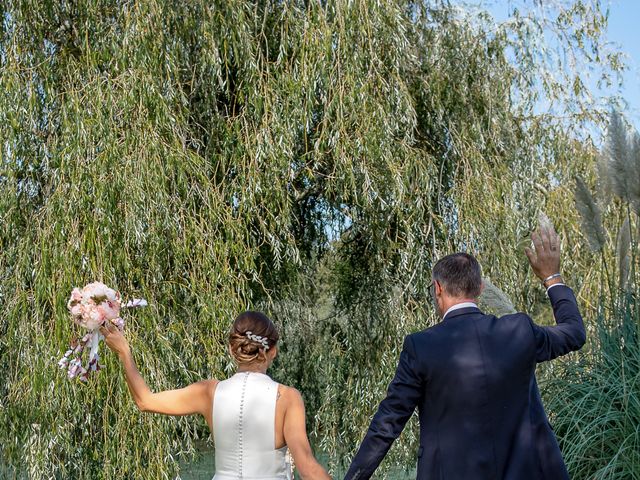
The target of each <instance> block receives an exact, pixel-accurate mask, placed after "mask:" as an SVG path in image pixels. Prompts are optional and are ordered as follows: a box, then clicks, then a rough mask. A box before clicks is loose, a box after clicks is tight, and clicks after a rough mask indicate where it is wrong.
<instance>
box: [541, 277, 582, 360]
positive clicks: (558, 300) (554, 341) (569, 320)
mask: <svg viewBox="0 0 640 480" xmlns="http://www.w3.org/2000/svg"><path fill="white" fill-rule="evenodd" d="M547 294H548V295H549V300H550V301H551V306H552V307H553V316H554V318H555V320H556V325H554V326H552V327H541V326H539V325H536V324H535V323H533V321H531V328H532V329H533V335H534V338H535V342H536V361H537V362H544V361H547V360H553V359H554V358H556V357H559V356H561V355H566V354H567V353H569V352H573V351H575V350H579V349H580V348H581V347H582V346H583V345H584V343H585V341H586V338H587V335H586V331H585V328H584V323H583V321H582V316H581V315H580V311H579V310H578V302H577V301H576V297H575V295H574V294H573V290H571V289H570V288H569V287H567V286H566V285H564V284H555V285H551V286H550V287H549V289H548V290H547Z"/></svg>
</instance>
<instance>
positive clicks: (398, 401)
mask: <svg viewBox="0 0 640 480" xmlns="http://www.w3.org/2000/svg"><path fill="white" fill-rule="evenodd" d="M532 240H533V244H534V248H533V250H531V249H526V250H525V253H526V254H527V257H528V258H529V262H530V264H531V267H532V269H533V272H534V273H535V274H536V275H537V276H538V278H540V279H541V280H542V284H543V285H544V287H545V288H546V289H547V294H548V295H549V299H550V301H551V305H552V307H553V313H554V316H555V320H556V323H557V325H555V326H552V327H541V326H538V325H536V324H535V323H533V321H532V320H531V318H530V317H529V316H528V315H526V314H524V313H516V314H513V315H506V316H504V317H501V318H496V317H494V316H493V315H485V314H484V313H482V312H481V311H480V310H479V309H478V307H477V305H476V303H477V302H476V300H477V298H478V296H479V295H480V292H481V290H482V280H481V275H480V265H479V264H478V262H477V261H476V259H475V258H473V257H472V256H471V255H467V254H464V253H455V254H453V255H448V256H446V257H444V258H442V259H440V260H439V261H438V262H437V263H436V265H435V266H434V267H433V273H432V277H433V282H432V285H433V293H434V295H435V299H434V300H435V303H436V311H437V313H438V315H439V316H440V317H442V319H443V320H442V322H441V323H439V324H438V325H435V326H434V327H431V328H428V329H426V330H423V331H421V332H417V333H414V334H412V335H409V336H407V337H406V338H405V340H404V347H403V349H402V353H401V354H400V361H399V364H398V368H397V371H396V375H395V377H394V379H393V381H392V382H391V384H390V385H389V389H388V392H387V397H386V398H385V399H384V400H383V401H382V403H380V406H379V408H378V411H377V412H376V414H375V416H374V417H373V420H372V421H371V425H370V426H369V430H368V432H367V434H366V436H365V438H364V441H363V442H362V445H361V446H360V449H359V451H358V453H357V454H356V456H355V457H354V459H353V461H352V463H351V467H350V468H349V471H348V472H347V475H346V477H345V479H346V480H356V479H357V480H363V479H367V478H370V477H371V475H373V472H374V471H375V469H376V468H377V467H378V465H379V464H380V462H381V461H382V458H383V457H384V456H385V454H386V453H387V451H388V450H389V447H390V446H391V443H392V442H393V441H394V440H395V439H396V438H397V437H398V435H400V432H401V431H402V429H403V428H404V425H405V424H406V422H407V420H408V419H409V417H411V415H412V414H413V411H414V410H415V408H416V407H418V415H419V419H420V448H419V450H418V476H417V478H418V479H419V480H422V479H424V480H427V479H428V480H489V479H491V480H568V478H569V476H568V474H567V469H566V467H565V465H564V462H563V460H562V455H561V453H560V449H559V447H558V443H557V441H556V438H555V436H554V433H553V430H552V429H551V426H550V425H549V422H548V420H547V416H546V414H545V412H544V408H543V406H542V401H541V399H540V393H539V391H538V386H537V384H536V378H535V369H536V364H537V363H539V362H544V361H547V360H552V359H554V358H556V357H559V356H560V355H565V354H567V353H569V352H571V351H574V350H578V349H579V348H580V347H582V345H584V342H585V329H584V325H583V323H582V318H581V316H580V312H579V311H578V305H577V303H576V298H575V296H574V295H573V291H572V290H571V289H570V288H569V287H567V286H565V285H564V284H563V283H562V278H561V277H560V274H559V271H560V244H559V241H558V235H557V234H556V233H555V231H553V230H552V229H551V230H547V229H540V230H538V231H537V232H534V233H533V234H532Z"/></svg>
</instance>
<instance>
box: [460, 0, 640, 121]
mask: <svg viewBox="0 0 640 480" xmlns="http://www.w3.org/2000/svg"><path fill="white" fill-rule="evenodd" d="M462 1H463V3H472V4H474V3H475V4H479V5H482V6H483V7H485V8H487V9H488V10H489V12H491V14H492V15H493V17H494V18H495V19H496V20H503V19H505V18H506V17H507V16H508V12H509V10H510V7H513V4H514V2H513V1H510V0H475V1H474V0H471V1H469V0H466V2H465V0H462ZM532 1H533V0H529V2H532ZM539 1H546V0H539ZM520 2H521V0H520ZM527 3H528V2H527ZM602 6H603V8H605V9H606V8H608V10H609V22H608V28H607V32H606V38H607V39H608V40H609V41H610V42H612V43H613V44H614V46H615V47H617V48H618V49H619V50H621V51H622V52H624V53H625V57H626V58H625V63H626V64H627V65H628V69H627V71H626V72H625V73H624V78H623V86H622V88H621V89H620V90H619V92H615V93H620V95H621V96H622V98H624V99H625V101H626V102H627V108H626V109H625V110H623V113H625V115H626V116H627V118H628V119H629V120H630V121H631V123H632V124H633V125H634V126H635V127H636V129H638V130H639V131H640V23H639V20H640V0H602ZM610 93H611V92H610Z"/></svg>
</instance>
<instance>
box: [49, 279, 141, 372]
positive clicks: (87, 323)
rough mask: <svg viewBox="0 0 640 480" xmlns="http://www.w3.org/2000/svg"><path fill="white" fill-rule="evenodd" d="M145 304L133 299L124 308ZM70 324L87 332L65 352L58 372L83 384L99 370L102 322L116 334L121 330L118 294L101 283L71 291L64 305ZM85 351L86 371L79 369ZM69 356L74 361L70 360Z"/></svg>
mask: <svg viewBox="0 0 640 480" xmlns="http://www.w3.org/2000/svg"><path fill="white" fill-rule="evenodd" d="M146 305H147V302H146V301H145V300H143V299H134V300H132V301H130V302H128V303H127V304H126V305H125V306H124V308H135V307H144V306H146ZM67 308H68V309H69V312H70V313H71V316H72V318H73V321H74V322H75V323H76V324H78V325H80V326H81V327H83V328H85V329H87V330H89V332H88V333H87V334H85V335H84V336H83V337H82V339H80V340H79V341H76V342H72V344H71V346H70V348H69V350H67V351H66V353H65V354H64V356H63V357H62V358H61V359H60V361H59V362H58V365H59V366H60V368H66V369H67V372H68V375H69V378H74V377H76V376H79V377H80V380H82V381H86V380H87V378H88V375H89V374H90V373H91V372H95V371H98V370H100V368H101V367H102V365H100V364H99V360H100V356H99V355H98V346H99V344H100V340H102V339H103V338H104V337H103V336H102V334H101V333H100V332H99V331H98V329H99V328H100V327H101V326H102V325H103V324H104V322H107V321H109V322H112V323H113V324H114V325H116V326H117V327H118V328H119V329H120V330H122V329H123V328H124V320H122V318H120V309H121V308H122V305H121V302H120V293H119V292H117V291H115V290H113V289H112V288H109V287H107V286H106V285H105V284H104V283H100V282H93V283H90V284H88V285H86V286H85V287H84V288H82V289H79V288H74V289H73V291H72V292H71V297H70V298H69V302H68V303H67ZM87 348H90V351H89V361H88V364H87V366H86V367H84V366H83V365H82V360H81V355H82V353H83V352H84V350H86V349H87ZM71 356H74V357H75V358H73V359H71Z"/></svg>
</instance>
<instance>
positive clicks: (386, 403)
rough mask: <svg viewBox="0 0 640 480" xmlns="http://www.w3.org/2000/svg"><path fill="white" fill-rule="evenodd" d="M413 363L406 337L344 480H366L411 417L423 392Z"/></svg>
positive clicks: (413, 351)
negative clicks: (398, 358) (385, 391)
mask: <svg viewBox="0 0 640 480" xmlns="http://www.w3.org/2000/svg"><path fill="white" fill-rule="evenodd" d="M415 359H416V357H415V349H414V346H413V340H412V339H411V337H410V336H407V337H406V338H405V340H404V346H403V348H402V353H400V361H399V362H398V368H397V370H396V374H395V377H394V378H393V380H392V381H391V384H389V388H388V390H387V397H386V398H385V399H384V400H383V401H382V402H381V403H380V406H379V407H378V411H377V412H376V414H375V415H374V417H373V420H372V421H371V425H369V430H368V431H367V434H366V435H365V437H364V440H363V441H362V444H361V445H360V449H359V450H358V453H357V454H356V456H355V457H354V458H353V460H352V462H351V466H350V467H349V471H348V472H347V475H346V476H345V480H364V479H368V478H370V477H371V475H373V472H374V471H375V470H376V468H378V465H380V462H381V461H382V459H383V458H384V456H385V455H386V453H387V451H388V450H389V448H390V447H391V444H392V443H393V441H394V440H395V439H396V438H398V436H399V435H400V432H402V430H403V428H404V426H405V424H406V423H407V420H409V418H410V417H411V415H412V414H413V411H414V410H415V408H416V405H417V404H418V401H419V399H420V397H421V395H422V392H423V380H422V378H421V376H420V375H418V373H417V372H416V360H415Z"/></svg>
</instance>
